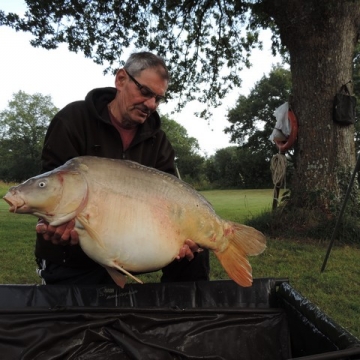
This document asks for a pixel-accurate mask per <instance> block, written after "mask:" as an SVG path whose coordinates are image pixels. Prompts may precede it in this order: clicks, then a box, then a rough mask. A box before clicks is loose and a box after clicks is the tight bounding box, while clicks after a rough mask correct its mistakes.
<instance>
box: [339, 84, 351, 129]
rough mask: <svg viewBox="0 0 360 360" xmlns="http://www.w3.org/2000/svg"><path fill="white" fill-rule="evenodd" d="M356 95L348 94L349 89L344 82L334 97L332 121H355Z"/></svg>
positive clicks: (349, 122) (347, 123)
mask: <svg viewBox="0 0 360 360" xmlns="http://www.w3.org/2000/svg"><path fill="white" fill-rule="evenodd" d="M355 116H356V97H355V96H353V95H350V92H349V89H348V87H347V86H346V84H344V85H343V86H342V87H341V88H340V92H338V93H337V94H336V95H335V98H334V121H335V122H337V123H338V124H342V125H350V124H354V123H355Z"/></svg>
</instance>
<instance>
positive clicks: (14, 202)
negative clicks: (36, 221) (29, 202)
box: [3, 194, 25, 213]
mask: <svg viewBox="0 0 360 360" xmlns="http://www.w3.org/2000/svg"><path fill="white" fill-rule="evenodd" d="M11 197H12V196H11V195H9V194H6V195H5V196H4V197H3V199H4V200H5V201H6V202H7V203H8V204H9V205H10V208H9V211H10V212H13V213H15V212H16V211H17V210H18V209H20V208H21V207H22V206H24V205H25V202H24V201H23V200H22V199H13V198H12V199H11Z"/></svg>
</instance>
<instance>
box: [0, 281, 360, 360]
mask: <svg viewBox="0 0 360 360" xmlns="http://www.w3.org/2000/svg"><path fill="white" fill-rule="evenodd" d="M279 285H280V286H279ZM304 304H307V305H308V302H307V300H306V299H304V298H303V297H301V295H299V294H298V293H297V292H296V291H295V290H294V289H292V288H291V286H290V285H289V284H288V283H287V282H286V281H285V282H284V281H283V280H279V279H255V281H254V284H253V286H252V287H251V288H242V287H240V286H238V285H236V284H235V283H234V282H233V281H211V282H197V283H193V282H189V283H166V284H144V285H140V284H129V285H126V287H125V288H124V289H121V288H118V287H115V286H114V287H111V286H106V287H75V286H69V287H66V286H49V285H48V286H26V285H0V358H1V359H9V360H11V359H22V360H30V359H31V360H42V359H44V360H45V359H46V360H52V359H54V360H55V359H72V360H75V359H76V360H85V359H109V360H112V359H120V360H122V359H124V360H125V359H126V360H128V359H129V360H130V359H131V360H132V359H136V360H138V359H141V360H147V359H156V360H162V359H164V360H168V359H169V360H170V359H212V360H215V359H217V360H221V359H224V360H232V359H236V360H278V359H279V360H284V359H290V358H292V357H295V356H305V355H309V354H310V355H311V354H315V353H321V352H325V351H333V350H337V349H344V348H348V347H352V348H354V349H356V347H357V346H360V345H358V344H359V341H358V340H357V339H356V338H354V337H352V336H351V334H349V333H346V332H345V331H344V330H343V329H342V328H341V327H338V326H337V325H336V324H334V323H332V322H331V321H330V320H329V319H327V318H326V326H323V325H320V326H319V328H318V327H317V325H318V321H317V320H316V319H318V318H321V317H324V314H322V313H321V312H320V311H317V310H316V309H313V308H311V306H310V307H309V306H305V305H304ZM305 309H306V310H305ZM314 319H315V320H314ZM309 324H310V326H309ZM327 326H329V327H330V328H331V329H332V330H331V334H330V335H331V336H330V335H329V334H327V332H329V331H330V329H329V328H328V327H327ZM338 337H340V341H338V340H339V339H338V340H336V338H338ZM333 338H335V339H333ZM319 339H321V340H319ZM323 339H325V340H323ZM359 353H360V348H359ZM332 354H333V353H332ZM355 358H356V357H351V359H355ZM329 359H330V358H329ZM346 359H347V358H346ZM349 359H350V358H349Z"/></svg>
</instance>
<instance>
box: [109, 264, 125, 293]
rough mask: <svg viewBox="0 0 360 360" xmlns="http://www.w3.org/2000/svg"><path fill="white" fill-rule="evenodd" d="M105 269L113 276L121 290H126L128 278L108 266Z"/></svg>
mask: <svg viewBox="0 0 360 360" xmlns="http://www.w3.org/2000/svg"><path fill="white" fill-rule="evenodd" d="M105 269H106V270H107V272H108V273H109V275H110V276H111V278H112V279H113V280H114V281H115V283H116V285H118V286H120V287H121V288H124V286H125V284H126V276H125V275H123V274H121V273H120V272H119V271H117V270H116V269H114V268H111V267H108V266H106V267H105Z"/></svg>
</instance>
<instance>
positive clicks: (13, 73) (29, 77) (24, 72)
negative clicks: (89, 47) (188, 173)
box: [0, 0, 280, 156]
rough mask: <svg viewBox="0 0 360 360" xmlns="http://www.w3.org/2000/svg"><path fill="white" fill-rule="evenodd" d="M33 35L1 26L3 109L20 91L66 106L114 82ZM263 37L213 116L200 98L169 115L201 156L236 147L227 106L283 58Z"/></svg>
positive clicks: (11, 5)
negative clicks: (203, 112)
mask: <svg viewBox="0 0 360 360" xmlns="http://www.w3.org/2000/svg"><path fill="white" fill-rule="evenodd" d="M25 9H26V4H25V2H24V1H20V0H12V1H9V0H0V10H3V11H5V12H8V11H12V12H16V13H19V14H21V13H23V12H24V11H25ZM31 38H32V36H31V35H30V34H27V33H23V32H16V31H14V30H12V29H11V28H8V27H5V26H0V49H1V56H0V83H1V86H0V111H2V110H4V109H6V108H7V106H8V102H9V101H10V100H11V99H12V97H13V94H15V93H17V92H18V91H20V90H21V91H24V92H25V93H27V94H31V95H32V94H35V93H40V94H42V95H49V96H51V99H52V102H53V104H54V105H55V106H56V107H57V108H62V107H64V106H65V105H66V104H68V103H70V102H72V101H76V100H81V99H84V98H85V96H86V94H87V93H88V92H89V91H90V90H92V89H94V88H98V87H106V86H114V76H113V75H104V74H103V70H104V67H103V66H101V65H97V64H95V63H94V62H93V61H92V60H91V59H86V58H85V57H84V55H83V54H82V53H77V54H76V53H73V52H70V51H69V50H68V49H67V46H66V44H63V45H61V46H60V47H59V48H58V49H56V50H45V49H42V48H34V47H32V46H31V45H30V40H31ZM261 39H262V40H263V42H264V50H262V51H260V50H253V52H252V56H251V59H250V62H251V63H252V64H253V66H252V68H251V69H250V70H249V69H244V70H243V71H242V72H241V74H240V75H241V78H242V87H241V88H240V89H236V90H234V91H232V92H231V93H229V94H228V95H227V96H226V98H225V99H224V101H223V105H222V106H220V107H219V108H217V109H215V110H214V111H213V117H212V119H211V120H209V121H208V120H204V119H201V118H198V117H196V116H195V115H194V112H195V111H196V110H198V108H199V104H198V103H196V102H192V103H189V104H188V105H187V106H186V107H185V108H184V109H183V110H182V111H181V112H180V113H175V114H171V115H170V118H171V119H174V120H176V121H177V122H178V123H179V124H181V125H182V126H184V127H185V128H186V130H187V133H188V136H191V137H194V138H196V139H197V140H198V142H199V145H200V149H201V153H202V154H204V155H208V156H210V155H213V154H214V153H215V152H216V150H218V149H221V148H224V147H227V146H231V145H234V144H231V143H230V142H229V135H227V134H225V133H224V131H223V130H224V128H225V127H227V126H229V125H230V123H229V122H228V121H227V120H226V114H227V112H228V110H229V109H230V108H232V107H234V106H235V104H236V100H237V99H238V97H239V95H240V94H241V95H245V96H246V95H248V94H249V92H250V90H251V89H252V88H253V87H254V85H255V84H256V82H257V81H259V80H260V79H261V78H262V77H263V76H264V75H267V74H268V73H269V71H270V70H271V67H272V66H273V65H274V64H276V63H278V62H280V59H279V58H274V57H273V56H272V55H271V52H270V33H266V32H264V33H262V35H261ZM161 107H162V108H161V113H162V114H165V113H168V114H170V111H171V110H173V109H175V107H176V100H173V101H169V103H168V104H166V105H161ZM274 120H275V119H274Z"/></svg>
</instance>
